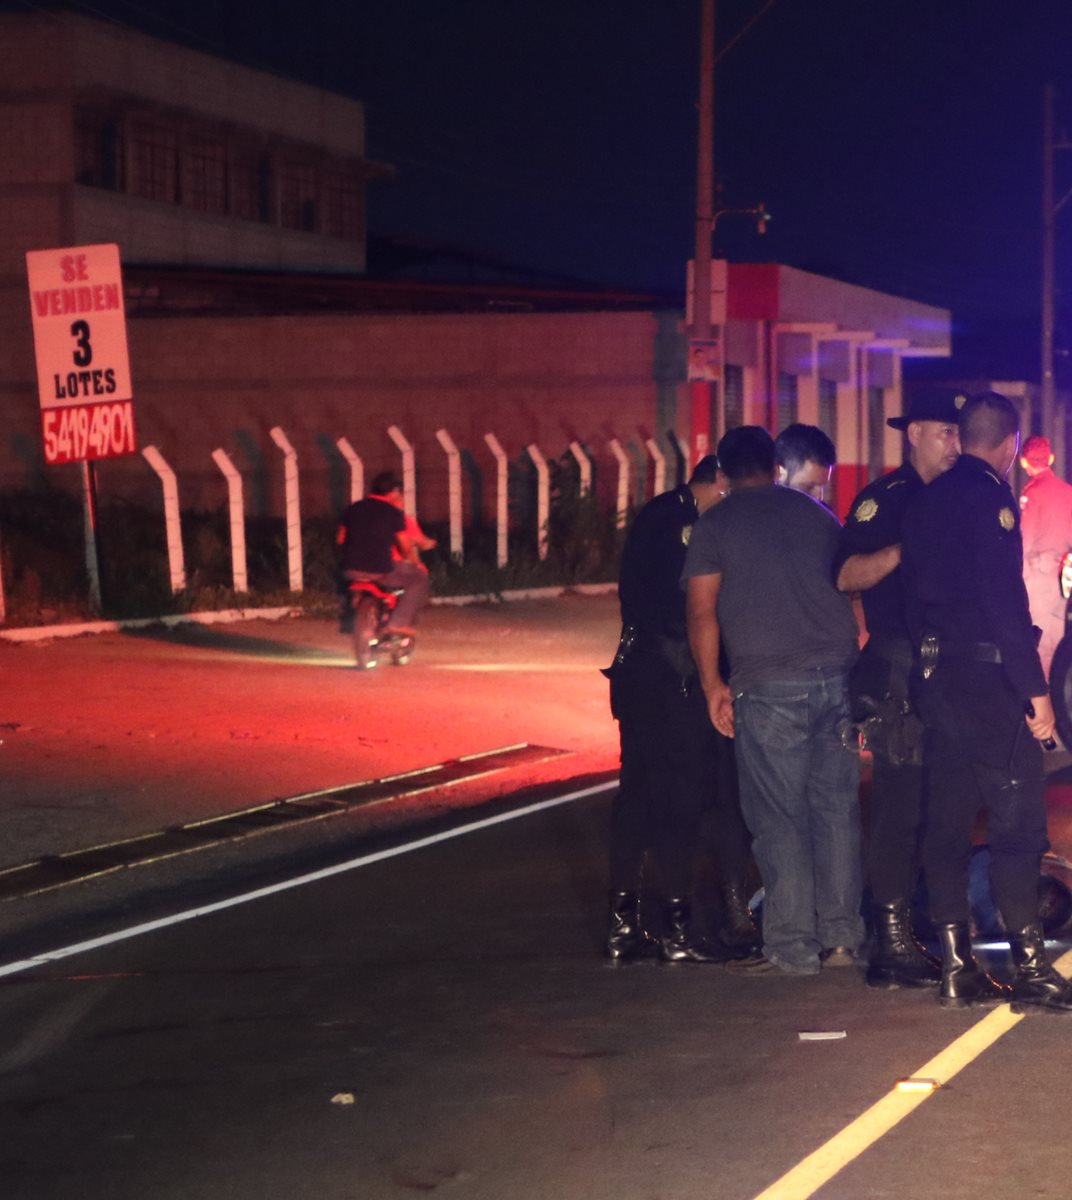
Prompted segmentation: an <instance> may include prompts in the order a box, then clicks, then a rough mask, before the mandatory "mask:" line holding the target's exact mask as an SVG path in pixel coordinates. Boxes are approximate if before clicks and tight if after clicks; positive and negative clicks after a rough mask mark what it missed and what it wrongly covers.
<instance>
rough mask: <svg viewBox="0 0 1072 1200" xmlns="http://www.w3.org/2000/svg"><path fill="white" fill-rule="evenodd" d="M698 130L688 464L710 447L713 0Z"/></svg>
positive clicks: (703, 42)
mask: <svg viewBox="0 0 1072 1200" xmlns="http://www.w3.org/2000/svg"><path fill="white" fill-rule="evenodd" d="M701 3H702V11H701V17H700V98H699V104H698V106H697V107H698V110H699V134H698V140H697V146H696V250H695V256H694V258H693V264H694V265H693V276H692V322H691V324H690V326H689V330H688V335H689V358H688V380H689V407H690V422H689V459H690V462H689V467H690V468H691V467H693V466H695V464H696V463H697V462H698V461H699V460H700V459H701V458H703V456H704V455H705V454H708V453H709V452H710V448H711V381H710V379H709V378H708V375H709V370H708V366H709V364H710V360H711V358H712V357H713V355H712V351H713V350H714V347H713V344H712V327H711V238H712V235H713V233H714V227H715V171H714V160H715V150H714V134H715V0H701Z"/></svg>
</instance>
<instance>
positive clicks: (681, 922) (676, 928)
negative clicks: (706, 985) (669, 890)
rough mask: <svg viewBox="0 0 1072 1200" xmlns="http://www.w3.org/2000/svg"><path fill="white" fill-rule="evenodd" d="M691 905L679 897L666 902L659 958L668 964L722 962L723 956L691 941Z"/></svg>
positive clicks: (724, 956)
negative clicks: (664, 923) (664, 926)
mask: <svg viewBox="0 0 1072 1200" xmlns="http://www.w3.org/2000/svg"><path fill="white" fill-rule="evenodd" d="M691 927H692V905H691V904H690V903H689V902H688V900H683V899H681V898H680V897H675V898H673V899H670V900H667V902H666V931H665V932H664V934H663V936H662V937H661V938H660V939H659V957H660V958H661V959H662V960H663V962H670V963H711V962H722V961H723V959H725V958H726V955H725V954H718V953H717V951H713V950H708V949H705V948H704V947H703V946H702V945H701V944H700V943H699V942H698V941H693V939H692V936H691V934H692V928H691Z"/></svg>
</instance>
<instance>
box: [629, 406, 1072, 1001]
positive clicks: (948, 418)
mask: <svg viewBox="0 0 1072 1200" xmlns="http://www.w3.org/2000/svg"><path fill="white" fill-rule="evenodd" d="M889 423H890V424H891V425H892V426H893V427H894V428H897V429H900V430H901V431H903V433H904V435H905V462H904V464H903V466H901V467H900V468H898V469H897V470H896V471H894V472H892V473H891V474H889V475H886V476H884V477H883V478H881V479H879V480H876V481H875V482H874V483H872V484H870V485H869V486H868V487H866V488H865V489H864V490H863V491H862V492H861V493H860V495H859V496H857V497H856V499H855V501H854V502H853V505H852V507H851V510H850V514H849V517H848V520H847V522H846V524H845V526H844V528H842V526H841V525H840V523H839V521H838V520H837V518H836V517H835V516H834V514H833V513H832V512H831V511H830V510H829V509H828V508H826V507H825V506H824V505H823V504H822V503H821V501H822V498H823V487H824V484H825V482H826V481H828V480H829V476H830V471H831V468H832V466H833V461H834V460H833V446H832V445H831V444H830V442H829V439H828V438H826V435H825V434H823V433H822V431H821V430H818V429H817V428H815V427H813V426H800V425H797V426H791V427H790V428H789V429H787V430H785V431H783V433H782V434H781V435H779V438H778V441H777V443H776V442H775V441H774V440H773V439H772V438H771V437H770V435H769V434H768V433H767V432H766V430H763V429H761V428H759V427H757V426H742V427H739V428H736V429H732V430H730V431H729V432H728V433H727V434H726V435H725V437H723V439H722V440H721V442H720V443H719V445H718V452H717V456H709V458H707V459H704V460H702V461H701V463H700V464H699V465H698V467H697V468H696V472H695V473H694V475H693V478H692V479H691V480H690V482H689V484H688V485H687V486H685V487H683V488H679V489H677V491H676V492H671V493H666V494H665V495H664V496H661V497H657V498H656V500H654V501H652V502H651V503H650V504H649V505H647V506H646V507H645V508H644V509H643V510H641V513H640V514H638V517H637V520H636V522H635V523H634V527H633V529H632V531H631V533H630V536H629V538H628V540H627V544H626V547H625V551H624V555H623V564H622V578H621V585H620V595H621V602H622V615H623V639H622V643H621V645H620V647H619V652H618V655H617V656H616V658H615V663H614V666H613V667H612V668H611V670H610V673H611V677H612V705H613V708H614V712H615V715H616V716H617V717H618V720H619V722H620V729H621V740H622V779H621V791H620V794H619V796H618V798H617V799H616V801H615V804H614V807H613V809H612V820H611V843H612V851H611V862H612V865H611V888H612V892H611V913H610V926H609V931H608V939H607V947H606V949H607V953H608V955H609V956H610V957H611V958H612V959H614V960H621V959H625V958H630V957H634V956H636V955H638V954H643V953H645V952H646V950H647V949H648V948H649V946H650V939H648V937H647V935H646V933H645V930H644V927H643V925H642V922H641V919H640V913H639V889H640V877H641V870H642V864H643V862H644V858H645V854H646V853H648V852H650V855H651V856H652V857H654V858H655V859H656V861H657V862H658V863H659V865H660V866H661V868H662V871H663V873H664V886H666V887H669V888H670V892H669V893H668V894H670V895H671V900H670V901H669V902H668V905H667V910H666V914H665V916H666V921H665V924H664V928H665V932H664V934H663V936H662V938H661V939H659V940H658V943H657V948H658V950H659V951H660V952H661V953H662V956H663V957H664V958H666V959H668V960H670V961H692V962H704V961H711V960H716V959H717V960H720V961H723V962H724V965H725V967H726V969H727V970H731V971H734V972H738V973H742V974H747V975H752V974H767V975H779V974H784V975H811V974H816V973H818V972H819V971H820V970H822V969H823V968H824V967H838V966H849V965H852V963H853V962H854V961H855V959H856V955H857V953H858V952H859V949H860V947H861V945H862V943H863V941H864V934H865V929H864V923H863V919H862V916H861V910H862V897H863V891H864V883H865V871H866V882H867V883H868V884H869V886H870V892H871V896H872V914H873V922H872V924H873V937H872V940H871V949H870V954H869V962H868V967H867V982H868V984H869V985H871V986H873V987H918V988H927V987H931V988H934V989H935V990H936V991H937V993H938V998H939V1000H940V1002H941V1003H942V1004H943V1005H948V1006H957V1007H962V1006H965V1005H969V1004H982V1003H992V1002H996V1001H999V1000H1004V999H1010V1000H1012V1001H1013V1002H1014V1003H1017V1004H1027V1005H1038V1006H1044V1007H1047V1008H1051V1009H1056V1010H1059V1011H1072V985H1070V984H1068V983H1067V982H1066V981H1065V980H1064V979H1063V977H1062V976H1061V975H1060V974H1059V973H1058V972H1056V971H1055V970H1054V969H1053V967H1052V966H1051V964H1050V963H1049V960H1048V958H1047V955H1046V949H1045V945H1044V941H1043V935H1042V930H1041V927H1040V922H1039V915H1038V880H1039V867H1040V862H1041V858H1042V854H1043V853H1044V851H1045V849H1046V847H1047V841H1046V819H1045V810H1044V806H1043V767H1042V753H1043V752H1042V748H1041V744H1040V743H1042V742H1044V741H1047V740H1048V739H1050V738H1052V735H1053V730H1054V718H1053V711H1052V706H1051V704H1050V700H1049V696H1048V692H1047V687H1046V680H1045V676H1044V674H1043V669H1042V664H1041V662H1040V660H1039V654H1038V650H1037V648H1036V637H1037V635H1036V631H1035V629H1034V627H1033V625H1032V621H1031V616H1030V613H1029V609H1028V600H1027V592H1026V590H1025V587H1024V581H1023V575H1022V562H1023V551H1022V541H1021V532H1020V520H1019V515H1018V506H1017V503H1016V500H1015V498H1014V496H1013V493H1012V491H1011V489H1010V487H1009V484H1008V482H1007V475H1008V472H1009V470H1010V468H1011V466H1012V464H1013V463H1014V462H1015V460H1016V456H1017V453H1018V450H1019V415H1018V412H1017V410H1016V408H1015V406H1014V405H1013V404H1012V402H1011V401H1009V400H1008V399H1007V398H1006V397H1004V396H1001V395H998V394H997V393H993V392H986V393H982V394H979V395H975V396H971V397H967V396H964V395H962V394H956V393H954V392H952V391H950V390H938V391H929V392H921V393H917V395H916V396H915V397H914V398H913V400H912V403H911V406H910V408H909V411H908V412H907V413H906V414H905V416H903V417H897V418H891V419H890V422H889ZM1028 448H1030V447H1026V448H1025V449H1028ZM1054 587H1056V578H1055V579H1054ZM856 594H858V595H859V596H860V597H861V599H862V606H863V612H864V617H865V623H866V626H867V633H868V638H867V642H866V644H865V646H864V649H863V651H862V653H860V652H858V645H859V632H858V624H857V621H856V617H855V614H854V610H853V605H852V597H853V596H854V595H856ZM859 730H862V731H863V735H864V738H865V742H866V745H867V746H868V748H869V749H870V750H871V751H872V754H873V761H874V776H873V782H872V789H871V802H870V809H869V822H868V834H867V839H866V847H864V846H863V845H862V841H863V839H862V833H861V820H860V810H859V795H858V793H859V756H858V741H857V736H856V735H857V731H859ZM698 748H701V749H698ZM686 763H687V766H684V765H683V764H686ZM727 763H730V764H732V767H733V768H735V770H733V769H731V768H730V767H729V766H728V765H727ZM735 784H736V785H738V786H735ZM738 796H739V802H738ZM712 809H714V811H715V812H716V813H717V814H718V822H717V829H718V832H716V839H715V844H716V848H717V847H718V837H719V833H721V834H722V836H724V837H728V838H729V839H730V843H731V844H730V849H729V850H728V851H725V850H724V851H723V853H724V854H725V855H726V857H727V858H728V859H729V860H730V865H729V866H726V865H723V864H722V863H720V867H721V876H722V879H723V885H724V889H726V891H727V892H728V893H729V894H728V895H724V911H725V915H724V928H723V939H722V940H723V942H724V943H726V944H724V945H723V946H722V947H715V948H712V947H710V946H709V945H705V944H704V943H703V941H702V940H701V939H700V938H699V937H697V936H695V935H694V933H693V931H692V929H691V928H690V910H689V903H688V901H689V888H690V886H691V875H690V870H691V861H692V856H693V854H694V852H695V849H696V844H697V835H698V830H699V828H700V823H701V819H702V817H703V814H704V813H705V812H710V811H711V810H712ZM980 809H984V810H985V811H986V814H987V819H988V828H989V842H990V856H991V879H992V886H993V892H994V895H995V899H996V901H997V905H998V908H999V910H1000V912H1001V914H1002V918H1003V921H1004V924H1005V928H1006V930H1007V932H1008V937H1009V943H1010V947H1011V953H1012V959H1013V967H1014V972H1013V981H1012V984H1011V986H1010V985H1006V984H1000V983H997V982H996V981H995V980H993V979H992V978H991V977H990V976H989V975H988V974H987V973H986V972H985V971H984V970H983V969H982V967H980V965H979V964H978V963H977V961H976V959H975V958H974V955H973V951H972V945H971V926H970V912H969V908H968V864H969V858H970V855H971V850H972V828H973V822H974V819H975V817H976V814H977V813H978V811H979V810H980ZM683 812H684V813H687V815H686V816H685V817H684V818H683V819H682V816H681V814H682V813H683ZM735 817H736V819H738V820H739V819H740V818H742V817H743V827H741V828H740V829H736V828H735V826H734V820H735ZM749 838H750V840H751V847H750V848H751V855H752V857H753V858H754V861H755V864H756V867H757V868H758V870H759V874H760V876H761V878H762V883H763V887H764V900H763V907H762V935H761V941H758V942H757V944H756V945H755V946H754V947H752V948H751V949H750V950H747V951H746V950H743V949H742V946H743V944H744V943H745V942H746V941H747V937H746V935H747V934H748V932H749V931H750V930H749V926H748V922H747V921H746V919H745V916H746V914H742V913H741V912H740V907H741V906H740V905H739V904H736V903H735V899H734V895H733V893H734V891H735V890H736V891H739V890H740V884H741V880H742V878H743V874H744V870H745V868H744V865H743V861H742V859H743V855H742V847H747V845H748V839H749ZM921 862H922V866H923V869H924V875H925V880H926V886H927V893H928V896H929V907H930V917H931V920H932V922H933V924H934V927H935V930H936V933H937V938H938V947H939V949H940V952H941V956H940V959H938V958H935V957H932V956H931V955H930V954H929V953H928V952H927V951H926V950H925V949H924V948H923V946H922V945H921V944H920V943H919V942H918V941H917V939H916V937H915V934H914V932H913V922H912V907H911V906H912V901H913V897H914V895H915V894H916V890H917V883H918V879H919V872H920V865H921ZM668 864H670V865H669V866H668ZM668 880H669V882H667V881H668ZM726 922H728V923H729V924H730V925H731V926H732V927H733V933H734V935H735V936H734V937H727V936H726V930H725V924H726Z"/></svg>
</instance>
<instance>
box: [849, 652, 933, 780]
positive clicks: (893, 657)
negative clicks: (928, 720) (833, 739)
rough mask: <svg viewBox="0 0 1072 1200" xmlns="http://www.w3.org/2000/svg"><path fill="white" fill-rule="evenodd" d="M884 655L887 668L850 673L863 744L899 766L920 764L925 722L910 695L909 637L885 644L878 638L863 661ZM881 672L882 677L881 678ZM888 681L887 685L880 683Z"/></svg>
mask: <svg viewBox="0 0 1072 1200" xmlns="http://www.w3.org/2000/svg"><path fill="white" fill-rule="evenodd" d="M876 658H877V659H880V660H881V661H882V663H883V665H884V667H885V670H884V671H883V672H881V673H880V672H877V671H875V670H872V672H871V675H872V676H873V677H872V678H871V679H868V678H867V673H866V671H865V672H854V676H850V693H851V704H852V715H853V728H854V729H855V730H856V732H857V734H858V735H859V741H860V747H861V749H864V750H870V751H871V753H872V754H875V755H877V756H878V757H879V758H882V759H885V761H886V762H888V763H890V764H891V765H893V766H895V767H900V766H920V765H921V764H922V762H923V722H922V721H921V720H920V719H919V717H918V716H917V715H916V713H915V711H914V710H913V708H912V705H911V703H910V702H909V699H908V678H909V673H910V670H911V648H910V646H909V645H908V643H907V641H906V642H905V643H904V644H903V645H902V644H901V643H897V644H896V645H891V646H890V647H884V646H883V645H882V644H881V642H876V644H875V645H871V646H870V647H869V649H865V651H864V655H862V656H861V660H860V664H859V665H863V666H866V664H867V662H870V663H871V664H872V665H873V664H874V660H875V659H876ZM879 675H881V676H882V678H879ZM882 683H884V684H885V686H884V687H880V686H877V685H879V684H882Z"/></svg>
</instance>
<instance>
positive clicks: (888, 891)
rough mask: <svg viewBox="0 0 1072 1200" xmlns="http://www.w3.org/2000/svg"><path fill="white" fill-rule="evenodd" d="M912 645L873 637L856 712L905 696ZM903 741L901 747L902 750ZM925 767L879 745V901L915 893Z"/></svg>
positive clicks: (855, 675)
mask: <svg viewBox="0 0 1072 1200" xmlns="http://www.w3.org/2000/svg"><path fill="white" fill-rule="evenodd" d="M911 665H912V647H911V644H910V642H909V641H908V639H907V638H904V639H893V638H887V639H884V641H883V640H880V639H877V638H872V639H871V640H870V641H869V642H868V643H867V645H866V646H865V647H864V651H863V653H862V654H861V655H860V657H859V659H858V660H857V661H856V664H855V666H854V667H853V669H852V671H851V672H850V675H849V690H850V694H851V697H850V698H851V702H852V706H853V716H854V717H855V718H856V719H857V720H863V719H864V718H865V717H868V716H870V715H871V714H872V711H873V710H872V708H871V707H869V704H868V701H869V700H870V702H871V703H872V704H873V703H874V702H882V701H885V700H887V699H888V698H889V697H897V698H899V699H900V700H903V699H904V698H905V696H906V695H907V691H908V677H909V672H910V669H911ZM903 748H904V747H903V745H902V749H903ZM923 782H924V775H923V767H922V766H921V765H916V764H913V763H900V764H896V765H895V764H894V763H893V762H891V761H890V759H889V758H888V757H886V755H885V754H884V753H883V752H882V749H881V746H880V745H876V746H875V747H874V753H873V757H872V777H871V802H870V805H869V806H868V823H867V848H866V852H865V856H866V863H867V878H868V883H869V884H870V887H871V895H872V898H873V899H874V901H875V903H876V904H892V903H893V902H894V901H897V900H903V899H907V898H910V897H911V896H912V894H913V893H914V892H915V890H916V883H917V882H918V878H919V870H920V858H921V841H922V825H923Z"/></svg>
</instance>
